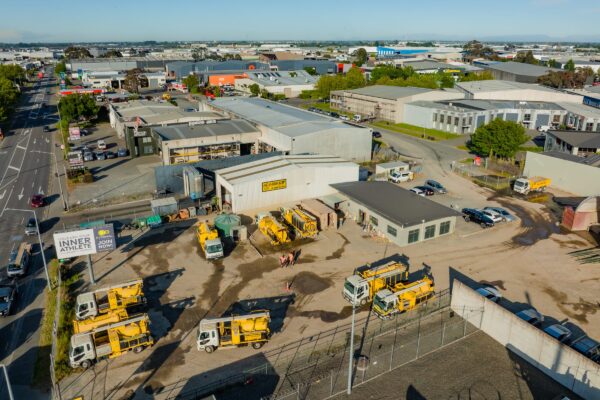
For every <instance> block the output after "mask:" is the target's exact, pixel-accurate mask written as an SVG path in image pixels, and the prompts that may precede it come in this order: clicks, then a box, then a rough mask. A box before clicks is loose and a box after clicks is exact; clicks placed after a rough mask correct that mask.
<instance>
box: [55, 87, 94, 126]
mask: <svg viewBox="0 0 600 400" xmlns="http://www.w3.org/2000/svg"><path fill="white" fill-rule="evenodd" d="M58 110H59V111H60V117H61V119H62V120H64V121H68V122H74V121H79V120H90V119H92V118H94V117H95V116H96V115H97V114H98V110H99V107H98V106H97V105H96V100H95V99H94V98H93V97H92V96H90V95H89V94H83V95H79V94H70V95H68V96H65V97H62V98H61V99H60V102H59V103H58Z"/></svg>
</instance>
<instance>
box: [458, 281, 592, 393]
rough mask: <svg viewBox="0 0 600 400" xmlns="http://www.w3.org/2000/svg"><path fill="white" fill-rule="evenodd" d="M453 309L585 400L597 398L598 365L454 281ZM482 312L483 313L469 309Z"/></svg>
mask: <svg viewBox="0 0 600 400" xmlns="http://www.w3.org/2000/svg"><path fill="white" fill-rule="evenodd" d="M451 307H452V309H453V310H454V311H455V312H456V313H457V314H459V315H460V316H461V317H463V318H465V319H467V320H468V321H469V322H470V323H471V324H473V325H475V326H476V327H477V328H479V329H481V330H482V331H484V332H485V333H486V334H488V335H489V336H490V337H492V338H493V339H494V340H496V341H497V342H499V343H500V344H502V345H503V346H506V347H507V349H509V350H511V351H513V352H514V353H516V354H517V355H519V356H520V357H522V358H524V359H525V360H526V361H528V362H529V363H531V364H532V365H533V366H535V367H536V368H538V369H539V370H540V371H542V372H544V373H545V374H546V375H548V376H550V377H551V378H552V379H554V380H556V381H557V382H559V383H560V384H562V385H563V386H565V387H567V388H568V389H570V390H571V391H573V392H574V393H576V394H578V395H579V396H581V397H582V398H584V399H599V398H600V389H599V388H600V365H598V364H596V363H595V362H593V361H592V360H590V359H588V358H586V357H584V356H583V355H581V354H579V353H578V352H576V351H575V350H573V349H571V348H570V347H568V346H565V345H563V344H561V343H560V342H558V341H557V340H555V339H554V338H552V337H551V336H549V335H547V334H546V333H544V332H543V331H542V330H540V329H538V328H536V327H534V326H532V325H530V324H528V323H527V322H525V321H523V320H521V319H520V318H519V317H517V316H516V315H514V314H513V313H511V312H510V311H508V310H506V309H504V308H503V307H501V306H500V305H498V304H496V303H494V302H492V301H489V300H487V299H485V298H484V297H482V296H480V295H479V294H478V293H477V292H475V291H474V290H473V289H471V288H469V287H468V286H466V285H465V284H464V283H462V282H459V281H457V280H455V281H454V283H453V289H452V302H451ZM477 309H483V313H482V314H475V315H474V314H473V313H472V312H471V311H472V310H477Z"/></svg>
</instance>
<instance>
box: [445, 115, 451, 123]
mask: <svg viewBox="0 0 600 400" xmlns="http://www.w3.org/2000/svg"><path fill="white" fill-rule="evenodd" d="M446 123H447V124H448V125H450V124H451V123H452V116H451V115H448V117H446Z"/></svg>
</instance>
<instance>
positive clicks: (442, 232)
mask: <svg viewBox="0 0 600 400" xmlns="http://www.w3.org/2000/svg"><path fill="white" fill-rule="evenodd" d="M448 232H450V221H446V222H442V223H441V224H440V235H445V234H446V233H448Z"/></svg>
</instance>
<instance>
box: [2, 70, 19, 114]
mask: <svg viewBox="0 0 600 400" xmlns="http://www.w3.org/2000/svg"><path fill="white" fill-rule="evenodd" d="M18 97H19V92H18V91H17V88H15V85H14V83H13V82H11V81H10V80H8V79H6V78H4V77H0V122H2V121H5V120H6V119H7V118H8V115H9V114H10V112H11V111H12V110H13V109H14V106H15V103H16V102H17V99H18Z"/></svg>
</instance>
